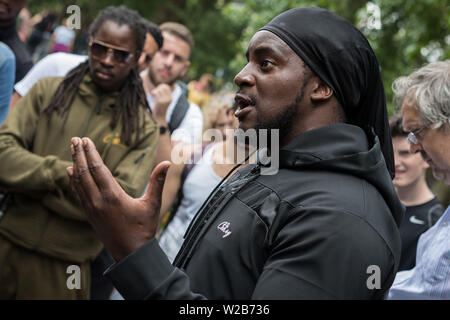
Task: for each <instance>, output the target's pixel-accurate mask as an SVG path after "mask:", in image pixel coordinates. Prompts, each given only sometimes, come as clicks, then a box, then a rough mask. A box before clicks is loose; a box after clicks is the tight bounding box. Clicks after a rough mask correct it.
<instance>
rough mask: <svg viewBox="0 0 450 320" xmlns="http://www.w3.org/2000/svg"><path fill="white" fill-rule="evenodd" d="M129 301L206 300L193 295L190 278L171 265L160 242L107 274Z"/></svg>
mask: <svg viewBox="0 0 450 320" xmlns="http://www.w3.org/2000/svg"><path fill="white" fill-rule="evenodd" d="M105 276H106V277H108V278H109V279H110V280H111V281H112V282H113V284H114V286H115V288H116V289H117V290H118V291H119V292H120V294H121V295H122V296H123V297H124V299H126V300H142V299H167V300H193V299H205V298H204V297H203V296H201V295H199V294H196V293H194V292H192V291H191V289H190V285H189V283H190V282H189V278H188V276H187V275H186V274H185V273H184V272H183V271H181V270H180V269H178V268H175V267H174V266H172V264H171V263H170V261H169V259H168V258H167V256H166V254H165V253H164V252H163V250H162V249H161V247H160V246H159V244H158V241H157V240H156V239H152V240H149V241H148V242H147V243H146V244H144V245H143V246H142V247H140V248H139V249H137V250H136V251H135V252H133V253H131V254H130V255H128V256H127V257H125V258H124V259H123V260H121V261H119V262H118V263H116V264H114V265H112V266H111V267H110V268H108V269H107V270H106V271H105Z"/></svg>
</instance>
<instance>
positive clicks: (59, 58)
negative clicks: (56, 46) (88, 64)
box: [39, 52, 88, 69]
mask: <svg viewBox="0 0 450 320" xmlns="http://www.w3.org/2000/svg"><path fill="white" fill-rule="evenodd" d="M87 58H88V57H87V56H85V55H79V54H74V53H67V52H56V53H51V54H49V55H47V56H46V57H44V58H43V59H42V60H41V61H40V62H39V63H42V64H46V65H49V66H50V65H55V66H58V67H59V66H65V67H66V68H69V69H72V68H73V67H75V66H76V65H78V64H79V63H81V62H84V61H86V60H87Z"/></svg>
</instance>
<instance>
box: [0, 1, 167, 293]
mask: <svg viewBox="0 0 450 320" xmlns="http://www.w3.org/2000/svg"><path fill="white" fill-rule="evenodd" d="M141 21H142V20H141V19H140V16H139V14H138V13H137V12H135V11H132V10H129V9H128V8H126V7H123V6H121V7H108V8H106V9H104V10H103V11H102V12H100V14H99V16H98V17H97V18H96V20H95V21H94V22H93V23H92V25H91V27H90V30H89V60H88V61H87V62H85V63H82V64H80V65H79V66H78V67H76V68H75V69H73V70H72V71H71V72H69V74H68V75H67V76H66V77H65V78H45V79H42V80H40V81H39V82H38V83H37V84H36V85H35V86H34V87H33V88H32V89H31V90H30V92H29V93H28V94H27V95H26V96H25V97H23V98H22V99H21V100H20V101H19V102H18V103H17V104H16V106H15V108H14V109H13V110H12V111H11V114H10V116H9V117H8V119H7V120H6V121H5V123H4V124H3V125H2V127H0V163H1V164H2V165H1V168H0V189H6V190H7V191H9V192H10V194H11V197H10V199H11V200H10V201H9V202H8V204H7V207H6V209H5V210H3V211H4V215H3V217H2V218H1V219H0V265H1V268H0V299H10V298H16V299H30V298H39V299H54V298H58V299H86V298H89V288H90V267H89V262H90V260H92V259H94V258H95V257H96V256H97V255H98V254H99V252H100V250H101V248H102V246H101V243H100V241H99V240H98V239H97V237H96V236H95V234H94V232H93V231H92V229H91V227H90V226H89V223H88V222H87V221H86V215H85V214H84V213H83V211H82V210H81V206H80V203H79V200H78V198H76V197H73V196H71V192H69V179H68V177H67V174H66V167H68V166H69V165H70V164H71V162H70V159H71V152H70V148H69V141H70V138H71V137H72V136H74V135H80V136H88V137H90V138H91V139H92V140H93V141H95V142H96V145H97V146H98V147H99V151H100V152H101V155H102V159H103V161H104V162H105V163H106V165H107V166H108V168H109V169H110V170H111V171H112V172H113V174H114V177H115V179H116V181H117V182H118V183H119V184H120V185H121V186H122V187H123V188H124V189H125V190H126V191H127V193H128V194H129V195H131V196H134V197H136V196H139V195H140V194H142V191H143V189H144V187H145V185H146V182H147V178H148V176H149V173H150V168H151V167H152V163H153V161H154V157H155V152H156V145H157V139H158V135H159V133H158V130H157V126H156V122H155V121H154V120H153V118H152V116H151V113H150V112H149V106H148V104H147V100H146V97H145V92H144V89H143V87H142V82H141V79H140V77H139V74H138V70H137V62H138V59H139V57H140V54H141V51H142V47H143V45H144V42H145V37H146V28H145V26H144V24H143V23H142V22H141ZM118 236H120V235H118ZM73 265H75V267H74V266H73ZM70 273H73V274H72V275H71V274H70Z"/></svg>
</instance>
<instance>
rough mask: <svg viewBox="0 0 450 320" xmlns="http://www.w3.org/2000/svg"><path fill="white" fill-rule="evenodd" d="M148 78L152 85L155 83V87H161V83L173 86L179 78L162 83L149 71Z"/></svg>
mask: <svg viewBox="0 0 450 320" xmlns="http://www.w3.org/2000/svg"><path fill="white" fill-rule="evenodd" d="M148 78H149V79H150V81H151V83H153V85H154V86H155V87H156V86H158V85H160V84H161V83H165V84H168V85H169V86H171V87H172V86H173V85H174V84H175V82H177V80H178V77H175V78H174V79H173V80H171V81H169V82H161V81H158V80H157V79H156V76H155V75H154V74H153V72H152V71H151V70H148Z"/></svg>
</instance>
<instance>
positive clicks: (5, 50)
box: [0, 41, 14, 60]
mask: <svg viewBox="0 0 450 320" xmlns="http://www.w3.org/2000/svg"><path fill="white" fill-rule="evenodd" d="M6 58H14V52H13V51H12V50H11V48H10V47H8V45H7V44H6V43H4V42H1V41H0V60H4V59H6Z"/></svg>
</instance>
